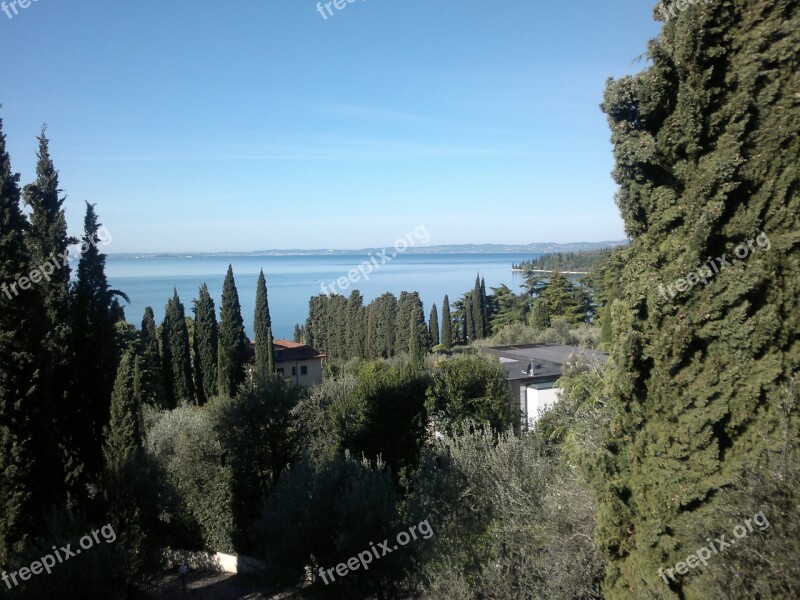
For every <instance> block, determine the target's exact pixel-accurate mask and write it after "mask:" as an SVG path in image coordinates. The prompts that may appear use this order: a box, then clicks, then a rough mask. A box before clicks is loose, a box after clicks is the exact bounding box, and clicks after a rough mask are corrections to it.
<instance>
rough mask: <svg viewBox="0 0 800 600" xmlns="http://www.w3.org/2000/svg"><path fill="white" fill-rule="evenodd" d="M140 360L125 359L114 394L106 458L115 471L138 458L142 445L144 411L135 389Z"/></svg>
mask: <svg viewBox="0 0 800 600" xmlns="http://www.w3.org/2000/svg"><path fill="white" fill-rule="evenodd" d="M137 359H138V357H137V355H136V353H135V352H133V351H128V352H126V353H125V355H124V356H123V357H122V360H120V363H119V368H118V369H117V376H116V379H115V381H114V389H113V393H112V394H111V409H110V418H109V423H108V426H107V427H106V430H105V448H104V454H105V461H106V465H107V466H108V467H109V468H110V469H112V470H113V471H119V470H121V469H122V468H123V467H124V466H125V465H126V464H127V463H129V462H130V461H131V460H132V459H133V458H135V456H136V454H137V452H138V451H139V449H140V448H141V444H142V432H141V423H142V413H141V409H142V407H141V405H140V403H139V400H138V398H137V394H136V393H135V385H134V383H135V374H136V361H137Z"/></svg>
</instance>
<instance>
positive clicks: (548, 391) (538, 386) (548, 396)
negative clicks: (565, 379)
mask: <svg viewBox="0 0 800 600" xmlns="http://www.w3.org/2000/svg"><path fill="white" fill-rule="evenodd" d="M483 352H485V353H486V354H492V355H494V356H497V357H498V358H499V359H500V363H501V364H502V365H503V367H505V369H506V371H507V372H508V382H509V383H510V384H511V398H510V401H511V404H512V406H514V408H515V409H518V410H519V412H520V415H521V419H520V426H519V427H515V428H514V429H515V431H517V433H519V431H520V430H522V431H526V430H528V429H530V427H531V426H532V425H533V423H534V422H535V421H536V419H538V418H539V413H541V412H542V411H543V410H544V409H546V408H548V407H549V406H552V405H553V404H555V403H556V402H557V401H558V397H559V394H560V390H559V389H558V388H557V387H556V383H557V382H558V380H559V379H560V378H561V374H562V370H563V367H564V365H565V364H566V363H567V361H568V360H569V358H570V357H571V356H572V355H573V354H581V355H583V356H585V357H586V358H587V359H588V360H589V361H596V362H597V363H598V364H602V363H604V362H606V361H607V360H608V354H607V353H606V352H600V351H599V350H585V349H583V348H579V347H577V346H560V345H558V344H520V345H517V346H497V347H494V348H484V349H483Z"/></svg>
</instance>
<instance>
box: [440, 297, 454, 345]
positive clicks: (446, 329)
mask: <svg viewBox="0 0 800 600" xmlns="http://www.w3.org/2000/svg"><path fill="white" fill-rule="evenodd" d="M452 346H453V319H452V317H450V298H448V297H447V296H446V295H445V297H444V302H442V348H444V349H445V350H450V348H451V347H452Z"/></svg>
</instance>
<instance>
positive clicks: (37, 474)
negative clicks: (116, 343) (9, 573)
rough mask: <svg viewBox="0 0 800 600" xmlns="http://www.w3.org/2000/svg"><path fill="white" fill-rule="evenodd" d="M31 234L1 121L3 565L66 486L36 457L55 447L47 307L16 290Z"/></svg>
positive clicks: (26, 265)
mask: <svg viewBox="0 0 800 600" xmlns="http://www.w3.org/2000/svg"><path fill="white" fill-rule="evenodd" d="M27 228H28V223H27V222H26V220H25V217H24V216H23V214H22V210H21V208H20V190H19V175H18V174H16V173H14V172H13V171H12V170H11V158H10V157H9V155H8V151H7V150H6V136H5V134H4V133H3V121H2V119H0V284H1V287H0V290H1V292H2V293H0V566H6V565H9V564H12V562H13V561H15V560H16V559H17V558H18V556H19V554H20V552H21V551H22V549H23V545H24V542H25V536H26V534H30V533H31V532H32V531H33V529H34V524H35V523H36V521H37V519H40V518H41V514H42V512H43V511H44V510H46V509H47V507H48V506H49V504H50V502H51V501H53V502H54V503H56V504H58V503H59V502H60V494H58V493H57V492H55V493H54V489H55V490H58V488H59V486H58V484H60V483H61V482H60V481H58V480H54V476H53V475H49V476H48V475H47V471H48V469H47V465H46V464H43V463H42V461H43V460H44V459H46V458H52V456H50V457H47V456H45V457H42V456H41V455H40V454H39V453H40V452H41V451H43V450H46V449H48V448H53V446H54V444H55V442H56V440H55V439H54V437H55V436H54V433H55V432H54V431H53V428H52V426H53V421H52V408H51V407H50V406H48V404H49V401H50V400H49V398H48V397H47V396H46V395H45V394H44V389H43V387H42V382H41V377H42V374H41V370H40V369H41V367H42V365H43V364H44V361H45V360H46V356H44V355H43V354H44V353H43V352H42V350H40V348H41V343H42V334H43V331H44V329H45V327H43V325H46V317H45V312H44V304H43V302H42V297H41V294H40V293H39V292H38V291H37V290H34V289H31V288H30V287H28V289H27V290H25V289H21V287H20V286H19V284H18V282H19V280H20V279H21V278H22V277H26V276H28V275H29V274H30V272H31V263H30V260H29V256H28V251H27V248H26V244H25V233H26V230H27ZM11 286H14V287H11ZM48 429H49V431H47V430H48ZM45 434H47V437H44V436H45ZM53 466H55V468H56V470H58V466H59V463H57V462H56V463H55V465H51V469H52V468H53ZM58 479H60V478H58ZM43 484H44V485H43ZM48 488H50V489H48Z"/></svg>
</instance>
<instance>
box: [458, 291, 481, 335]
mask: <svg viewBox="0 0 800 600" xmlns="http://www.w3.org/2000/svg"><path fill="white" fill-rule="evenodd" d="M462 313H463V319H464V334H463V335H464V345H466V344H469V343H471V342H474V341H475V340H476V339H477V334H476V333H475V295H474V294H473V293H472V292H469V293H467V294H465V296H464V299H463V308H462Z"/></svg>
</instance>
